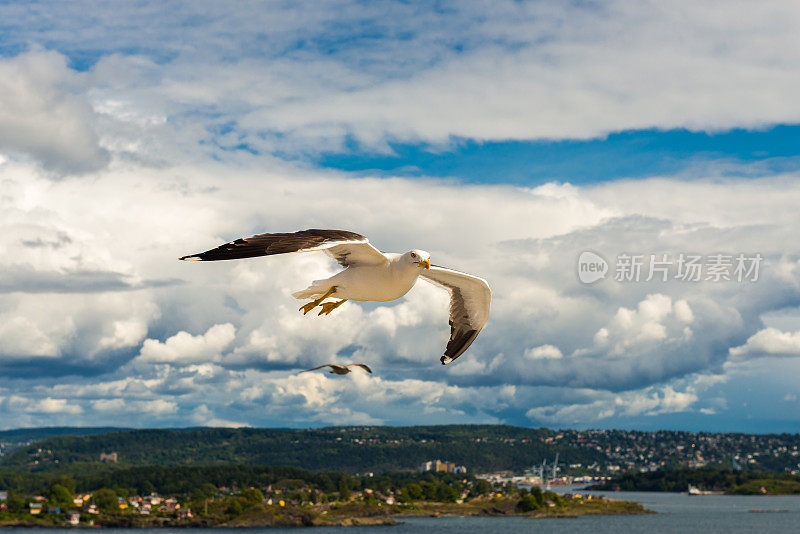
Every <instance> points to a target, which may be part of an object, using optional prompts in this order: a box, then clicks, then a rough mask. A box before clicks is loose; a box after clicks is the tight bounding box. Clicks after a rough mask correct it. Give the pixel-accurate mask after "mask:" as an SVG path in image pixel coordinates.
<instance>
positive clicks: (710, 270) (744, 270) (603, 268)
mask: <svg viewBox="0 0 800 534" xmlns="http://www.w3.org/2000/svg"><path fill="white" fill-rule="evenodd" d="M763 259H764V257H763V256H762V255H761V254H759V253H750V254H745V253H738V254H709V255H706V256H703V255H700V254H686V253H680V254H632V253H622V254H619V255H617V258H616V263H615V265H614V275H613V278H614V280H615V281H617V282H650V281H653V280H655V281H657V282H667V281H669V280H676V281H679V282H740V283H741V282H757V281H758V277H759V275H760V269H761V262H762V261H763ZM608 270H609V264H608V262H606V260H605V259H603V257H602V256H600V255H599V254H597V253H596V252H592V251H590V250H585V251H583V252H582V253H581V255H580V256H579V257H578V279H579V280H580V281H581V282H583V283H584V284H592V283H594V282H597V281H598V280H602V279H603V278H605V277H606V273H607V272H608Z"/></svg>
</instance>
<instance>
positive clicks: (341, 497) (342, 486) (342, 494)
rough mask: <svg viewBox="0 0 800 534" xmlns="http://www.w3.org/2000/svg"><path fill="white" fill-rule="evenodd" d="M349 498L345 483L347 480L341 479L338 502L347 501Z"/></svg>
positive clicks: (347, 485) (348, 487) (348, 486)
mask: <svg viewBox="0 0 800 534" xmlns="http://www.w3.org/2000/svg"><path fill="white" fill-rule="evenodd" d="M350 496H351V494H350V485H349V484H348V483H347V478H346V477H342V480H341V481H339V500H340V501H349V500H350Z"/></svg>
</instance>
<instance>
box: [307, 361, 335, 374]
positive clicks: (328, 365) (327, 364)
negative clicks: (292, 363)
mask: <svg viewBox="0 0 800 534" xmlns="http://www.w3.org/2000/svg"><path fill="white" fill-rule="evenodd" d="M323 367H330V368H331V369H333V368H334V367H335V366H334V365H333V364H330V363H326V364H325V365H320V366H319V367H314V368H313V369H306V370H305V371H300V372H301V373H308V372H309V371H316V370H317V369H322V368H323Z"/></svg>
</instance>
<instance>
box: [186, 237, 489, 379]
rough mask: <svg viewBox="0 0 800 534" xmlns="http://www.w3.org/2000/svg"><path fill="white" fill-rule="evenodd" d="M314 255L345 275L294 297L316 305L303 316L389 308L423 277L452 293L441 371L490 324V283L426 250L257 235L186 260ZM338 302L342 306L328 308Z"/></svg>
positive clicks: (363, 240)
mask: <svg viewBox="0 0 800 534" xmlns="http://www.w3.org/2000/svg"><path fill="white" fill-rule="evenodd" d="M314 250H323V251H325V252H327V253H328V254H329V255H330V256H332V257H333V258H334V259H335V260H336V261H337V262H338V263H339V265H341V266H342V267H345V269H344V270H343V271H340V272H339V273H337V274H335V275H333V276H331V277H330V278H327V279H325V280H315V281H314V282H313V283H312V284H311V285H310V286H309V287H308V288H306V289H303V290H301V291H296V292H294V293H292V296H293V297H295V298H296V299H312V300H311V302H309V303H307V304H305V305H303V306H301V307H300V310H302V311H303V313H304V314H306V313H308V312H309V311H311V310H312V309H313V308H315V307H316V306H320V307H321V308H322V309H321V310H320V312H319V315H323V314H325V315H327V314H329V313H331V312H332V311H333V310H335V309H336V308H338V307H339V306H341V305H342V304H344V303H345V302H347V301H348V300H356V301H378V302H386V301H389V300H395V299H399V298H400V297H402V296H403V295H405V294H406V293H408V291H409V290H410V289H411V288H412V287H413V286H414V284H415V283H416V282H417V278H420V277H422V279H423V280H426V281H428V282H431V283H433V284H436V285H437V286H439V287H442V288H444V289H446V290H447V291H448V292H449V293H450V340H449V341H448V343H447V348H446V349H445V351H444V356H442V357H441V358H440V361H441V362H442V365H446V364H448V363H450V362H452V361H453V360H455V359H456V358H458V357H459V356H461V355H462V354H463V353H464V351H465V350H467V348H468V347H469V346H470V345H471V344H472V342H473V341H475V338H476V337H477V335H478V333H479V332H480V331H481V329H482V328H483V326H484V325H485V324H486V321H487V320H488V319H489V307H490V305H491V302H492V292H491V290H490V289H489V285H488V284H487V283H486V280H484V279H482V278H478V277H477V276H472V275H471V274H466V273H462V272H459V271H454V270H452V269H447V268H445V267H439V266H437V265H432V264H431V260H430V258H431V255H430V254H429V253H427V252H425V251H424V250H417V249H414V250H410V251H408V252H406V253H405V254H394V253H389V252H386V253H384V252H381V251H379V250H378V249H376V248H375V247H373V246H372V245H370V244H369V240H368V239H367V238H366V237H364V236H363V235H360V234H357V233H355V232H348V231H345V230H301V231H299V232H293V233H277V234H258V235H254V236H252V237H245V238H241V239H237V240H236V241H231V242H230V243H225V244H224V245H220V246H219V247H217V248H214V249H211V250H207V251H206V252H201V253H199V254H192V255H190V256H184V257H182V258H181V259H182V260H190V261H215V260H234V259H239V258H253V257H256V256H270V255H273V254H286V253H289V252H310V251H314ZM334 296H335V297H337V298H339V299H341V300H339V301H338V302H323V301H324V300H325V299H327V298H329V297H334Z"/></svg>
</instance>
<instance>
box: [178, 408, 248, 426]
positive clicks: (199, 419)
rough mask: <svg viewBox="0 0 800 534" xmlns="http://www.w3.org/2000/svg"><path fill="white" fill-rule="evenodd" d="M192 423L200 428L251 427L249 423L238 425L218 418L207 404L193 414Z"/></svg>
mask: <svg viewBox="0 0 800 534" xmlns="http://www.w3.org/2000/svg"><path fill="white" fill-rule="evenodd" d="M192 421H194V422H195V423H196V424H198V425H200V426H211V427H220V428H243V427H249V426H251V425H249V424H247V423H237V422H235V421H226V420H225V419H219V418H216V417H214V414H213V413H212V412H211V410H209V409H208V406H206V405H205V404H201V405H200V406H198V407H197V408H196V409H195V410H194V412H193V413H192Z"/></svg>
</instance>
